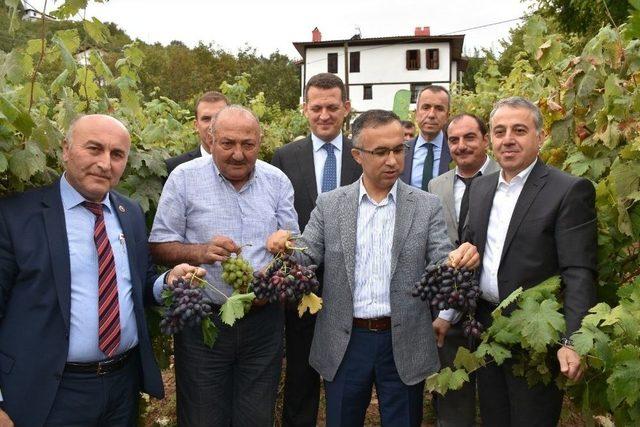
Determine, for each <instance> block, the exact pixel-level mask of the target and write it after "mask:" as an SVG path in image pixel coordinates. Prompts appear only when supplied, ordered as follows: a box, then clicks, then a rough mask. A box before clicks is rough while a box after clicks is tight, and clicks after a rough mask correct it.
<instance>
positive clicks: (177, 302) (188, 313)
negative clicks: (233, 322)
mask: <svg viewBox="0 0 640 427" xmlns="http://www.w3.org/2000/svg"><path fill="white" fill-rule="evenodd" d="M162 297H163V299H164V301H165V308H164V310H163V312H162V319H161V320H160V331H161V332H162V333H163V334H165V335H173V334H176V333H178V332H180V331H182V329H184V327H185V326H196V325H199V324H200V323H201V322H202V320H203V319H205V318H206V317H209V316H210V315H211V314H212V308H211V300H209V299H207V298H206V297H205V295H204V293H203V291H202V288H201V287H200V285H199V284H198V283H197V282H187V281H185V280H184V279H182V278H179V279H176V280H174V281H173V282H172V283H165V284H164V286H163V287H162Z"/></svg>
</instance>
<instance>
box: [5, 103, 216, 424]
mask: <svg viewBox="0 0 640 427" xmlns="http://www.w3.org/2000/svg"><path fill="white" fill-rule="evenodd" d="M130 146H131V140H130V137H129V133H128V132H127V130H126V128H125V127H124V125H123V124H122V123H121V122H119V121H118V120H116V119H114V118H112V117H109V116H104V115H89V116H83V117H80V118H79V119H77V120H76V121H75V122H74V123H73V124H72V125H71V127H70V129H69V131H68V133H67V137H66V139H65V140H64V142H63V161H64V165H65V173H64V174H63V175H62V177H61V178H60V179H59V180H58V181H56V182H55V183H54V184H53V185H50V186H47V187H43V188H39V189H36V190H33V191H30V192H26V193H22V194H18V195H16V196H14V197H11V198H8V199H4V200H1V201H0V393H1V394H2V399H1V401H0V426H3V427H4V426H11V425H13V423H15V424H16V425H19V426H22V425H24V426H41V425H45V424H46V425H47V426H72V425H73V426H80V425H82V426H85V425H96V426H129V425H134V424H135V423H136V418H137V401H138V393H139V392H140V391H141V390H142V391H144V392H147V393H149V394H151V395H152V396H155V397H162V396H163V394H164V392H163V386H162V379H161V377H160V371H159V370H158V367H157V365H156V363H155V360H154V358H153V352H152V348H151V342H150V340H149V335H148V333H147V328H146V321H145V315H144V304H145V302H151V301H152V300H153V296H152V295H153V294H152V285H153V283H154V282H156V281H161V280H173V279H175V278H177V277H179V276H185V275H186V274H188V273H197V274H202V273H203V271H202V270H201V269H196V268H195V267H191V266H189V265H187V264H182V265H179V266H177V267H175V268H174V269H173V270H171V271H170V272H169V273H168V274H167V275H165V276H160V277H158V276H157V275H156V274H155V268H154V266H153V265H151V263H150V262H149V254H148V249H147V235H146V227H145V220H144V215H143V213H142V210H141V208H140V206H139V205H138V204H136V203H134V202H133V201H131V200H129V199H128V198H126V197H124V196H122V195H120V194H118V193H116V192H115V191H112V189H113V188H114V187H115V186H116V185H117V184H118V182H119V180H120V177H121V176H122V173H123V171H124V169H125V166H126V164H127V157H128V155H129V148H130Z"/></svg>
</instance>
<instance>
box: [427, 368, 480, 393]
mask: <svg viewBox="0 0 640 427" xmlns="http://www.w3.org/2000/svg"><path fill="white" fill-rule="evenodd" d="M465 382H469V375H468V374H467V373H466V372H465V371H464V370H462V369H457V370H455V371H452V370H451V368H444V369H443V370H441V371H440V372H438V373H435V374H433V375H431V376H429V377H427V383H426V387H427V390H428V391H430V392H436V393H439V394H441V395H444V394H446V393H447V391H449V390H459V389H460V388H461V387H462V385H463V384H464V383H465Z"/></svg>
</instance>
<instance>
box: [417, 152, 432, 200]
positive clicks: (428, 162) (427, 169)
mask: <svg viewBox="0 0 640 427" xmlns="http://www.w3.org/2000/svg"><path fill="white" fill-rule="evenodd" d="M431 178H433V144H432V143H430V142H427V157H426V158H425V159H424V167H423V168H422V186H421V187H420V188H422V189H423V190H424V191H427V186H428V185H429V181H431Z"/></svg>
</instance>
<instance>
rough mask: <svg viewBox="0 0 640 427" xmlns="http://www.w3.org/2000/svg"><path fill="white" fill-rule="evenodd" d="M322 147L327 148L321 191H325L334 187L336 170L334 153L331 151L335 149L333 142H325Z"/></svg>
mask: <svg viewBox="0 0 640 427" xmlns="http://www.w3.org/2000/svg"><path fill="white" fill-rule="evenodd" d="M322 148H324V149H325V150H327V159H326V160H325V161H324V169H323V170H322V192H323V193H326V192H327V191H331V190H333V189H335V188H336V185H337V179H336V175H337V174H338V170H337V169H336V153H335V152H334V151H333V150H335V147H334V146H333V144H330V143H328V142H327V143H325V144H324V145H323V146H322Z"/></svg>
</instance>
